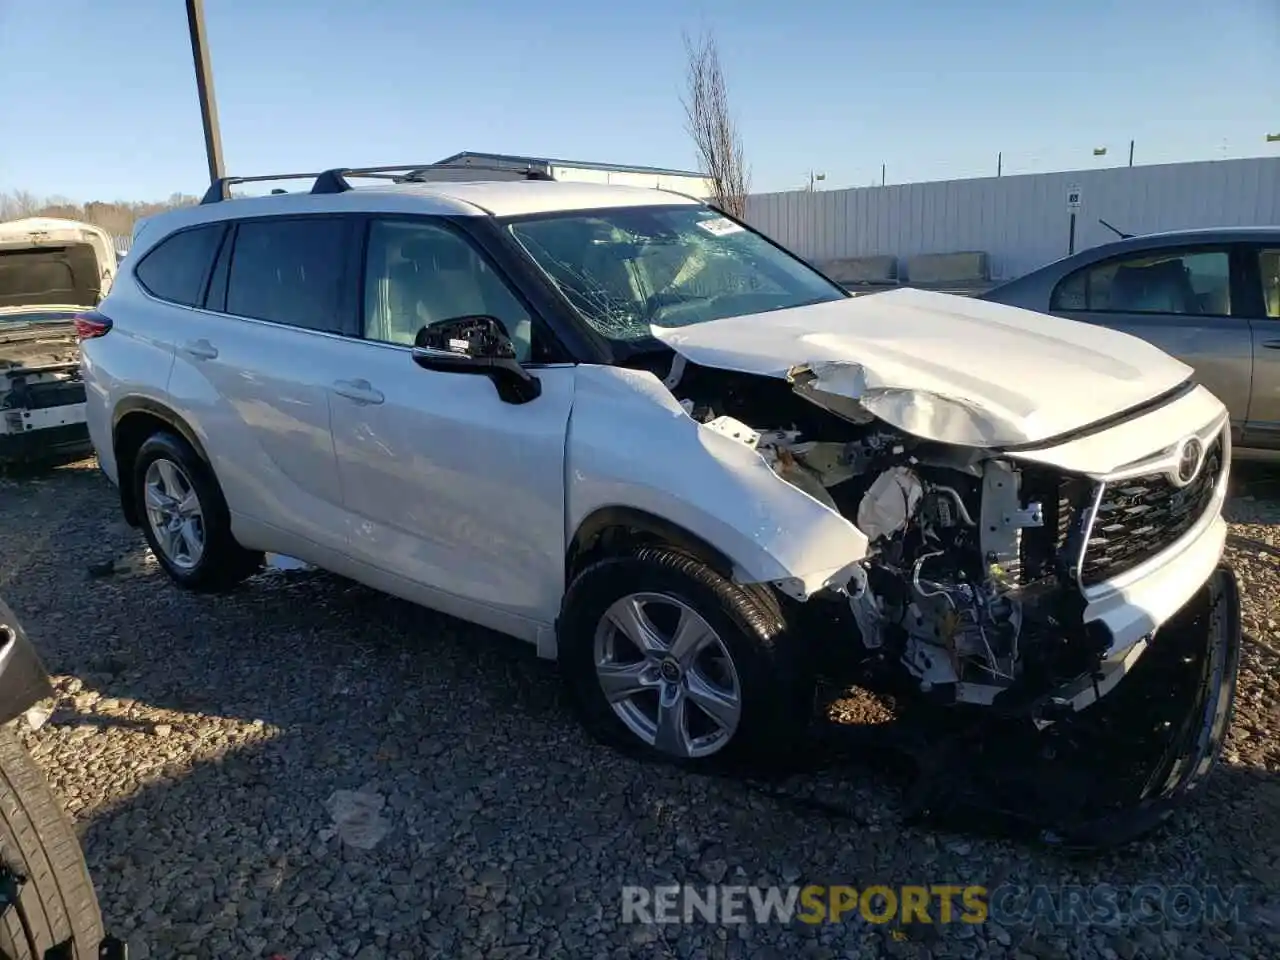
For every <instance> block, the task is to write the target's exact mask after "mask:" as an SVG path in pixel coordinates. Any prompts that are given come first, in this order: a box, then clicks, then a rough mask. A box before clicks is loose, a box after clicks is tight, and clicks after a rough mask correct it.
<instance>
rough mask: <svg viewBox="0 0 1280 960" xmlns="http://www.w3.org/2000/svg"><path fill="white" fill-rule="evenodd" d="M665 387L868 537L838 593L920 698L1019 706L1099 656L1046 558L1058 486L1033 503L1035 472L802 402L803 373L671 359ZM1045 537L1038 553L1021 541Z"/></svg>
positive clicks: (878, 653) (1052, 560)
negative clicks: (766, 376) (769, 373)
mask: <svg viewBox="0 0 1280 960" xmlns="http://www.w3.org/2000/svg"><path fill="white" fill-rule="evenodd" d="M666 382H667V386H668V387H669V388H672V389H673V393H675V395H676V397H677V399H679V400H680V402H681V404H682V406H683V407H684V408H685V410H686V412H687V413H689V415H690V416H691V417H692V418H693V419H694V420H696V421H698V422H699V423H701V424H702V425H703V426H704V427H705V428H707V429H709V430H713V431H715V432H717V433H720V434H722V435H724V436H727V437H730V438H732V439H734V440H736V441H737V442H740V443H743V444H745V445H746V446H749V447H751V448H752V449H755V450H756V451H757V452H759V453H760V455H761V456H762V457H763V458H764V460H765V461H766V462H767V463H768V464H769V465H770V466H771V467H772V468H773V469H774V471H775V472H776V473H777V474H778V475H779V476H780V477H782V478H783V479H784V480H786V481H788V482H789V483H791V484H792V485H794V486H795V487H797V488H798V489H800V490H802V491H804V492H805V493H806V494H808V495H809V496H811V497H813V498H814V499H816V500H818V501H819V502H821V503H823V504H825V505H826V506H828V507H830V508H831V509H832V510H835V511H836V512H838V513H840V514H841V515H842V516H844V517H845V518H847V519H848V520H849V521H850V522H852V523H853V524H854V525H855V526H856V527H858V529H859V530H861V531H862V532H863V533H864V534H866V536H867V537H868V539H869V541H870V553H869V555H868V556H867V558H866V559H865V561H864V562H863V563H862V564H861V565H860V566H859V567H856V568H854V576H853V579H852V580H851V581H850V582H849V584H848V585H847V587H845V588H844V590H843V591H842V594H843V595H842V597H841V601H842V602H843V603H846V604H847V605H848V609H849V612H850V613H851V615H852V618H853V620H854V622H855V623H856V626H857V631H858V633H859V634H860V636H861V641H862V645H863V647H865V649H866V651H867V652H868V653H870V654H874V656H875V657H876V658H877V659H878V660H880V661H889V662H896V663H897V664H900V665H901V667H902V668H904V669H905V670H906V672H907V673H908V674H909V675H910V677H911V678H913V681H914V683H915V684H916V685H918V688H919V690H920V691H921V692H922V693H925V694H929V695H930V696H931V698H934V699H937V700H940V701H943V702H958V703H972V704H980V705H984V706H990V705H993V704H996V703H997V702H1000V703H1003V704H1011V703H1012V702H1013V701H1014V700H1017V701H1019V702H1025V701H1026V700H1028V699H1035V698H1036V697H1038V696H1043V695H1046V694H1048V693H1050V692H1051V691H1052V690H1053V689H1054V688H1055V686H1057V685H1060V684H1062V683H1064V682H1066V681H1068V680H1070V679H1073V678H1074V677H1076V676H1078V675H1080V674H1082V673H1086V672H1087V671H1088V670H1089V669H1090V668H1091V665H1092V663H1096V661H1097V657H1098V655H1099V654H1100V653H1101V652H1102V645H1101V644H1100V643H1099V642H1098V641H1097V640H1096V639H1094V638H1091V637H1090V636H1089V635H1088V634H1087V631H1085V630H1084V629H1083V625H1082V624H1080V623H1079V620H1078V617H1077V618H1072V617H1071V616H1070V613H1071V612H1072V611H1071V606H1070V605H1071V604H1072V603H1073V602H1074V603H1075V604H1076V610H1077V612H1078V610H1079V609H1082V602H1081V601H1080V598H1079V593H1078V591H1075V590H1064V589H1062V588H1061V586H1060V583H1061V579H1060V575H1061V574H1063V573H1064V572H1065V571H1062V570H1061V569H1056V568H1055V564H1057V565H1058V566H1059V567H1060V558H1059V557H1058V556H1056V555H1055V553H1056V552H1055V550H1054V549H1053V544H1054V543H1055V542H1056V538H1057V537H1058V535H1059V532H1060V531H1059V530H1058V526H1059V519H1058V517H1059V512H1058V507H1059V503H1058V497H1059V491H1060V485H1055V486H1053V487H1047V486H1044V485H1043V484H1042V483H1041V484H1040V487H1041V488H1043V489H1044V490H1045V492H1046V493H1049V494H1051V495H1052V498H1053V502H1052V503H1051V504H1049V505H1048V508H1046V504H1045V503H1043V502H1042V500H1041V497H1040V492H1039V489H1038V488H1037V482H1038V481H1039V478H1037V477H1035V476H1033V475H1031V474H1028V475H1027V476H1026V477H1024V475H1023V471H1021V470H1020V469H1018V468H1017V467H1016V466H1015V465H1014V464H1012V463H1011V462H1009V461H1006V460H1001V459H994V458H991V457H990V456H989V455H988V454H987V453H985V452H984V451H982V450H979V449H973V448H962V447H954V446H949V445H944V444H938V443H931V442H927V441H922V440H919V439H917V438H915V437H912V436H910V435H908V434H906V433H903V432H901V431H899V430H896V429H894V428H892V427H890V426H888V425H886V424H884V423H882V422H881V421H879V420H877V419H876V418H875V417H873V416H871V415H869V414H865V413H864V414H859V413H858V411H857V410H856V409H849V410H841V411H840V413H839V415H836V414H835V413H832V412H831V411H829V410H828V409H824V408H823V407H820V406H817V405H815V404H813V403H811V402H808V401H807V400H806V399H804V390H803V382H802V381H801V382H799V383H795V384H788V383H785V382H782V381H766V380H763V379H762V378H758V377H752V376H750V375H747V374H732V373H726V372H724V371H719V370H708V369H705V368H701V367H697V366H695V365H692V364H684V363H679V362H678V363H677V364H676V366H675V368H673V370H672V373H671V374H670V375H668V378H667V381H666ZM1081 490H1082V492H1083V493H1084V494H1086V495H1087V493H1088V485H1087V483H1086V484H1084V485H1083V486H1082V488H1081ZM1063 519H1064V521H1065V519H1066V518H1065V517H1064V518H1063ZM1050 525H1052V528H1053V529H1049V526H1050ZM1037 534H1039V538H1038V539H1036V537H1037ZM1046 537H1048V538H1049V539H1048V541H1047V543H1048V546H1049V550H1047V551H1040V552H1039V553H1037V551H1036V550H1033V549H1029V547H1031V546H1033V544H1040V545H1043V544H1044V542H1045V539H1046ZM1072 619H1075V621H1076V624H1075V627H1074V629H1072V628H1071V627H1070V621H1071V620H1072ZM1046 628H1051V629H1046ZM1064 640H1066V641H1069V642H1066V643H1064ZM1091 661H1092V663H1091ZM1011 691H1012V692H1011ZM1006 693H1008V694H1009V696H1006V697H1004V698H1003V699H1002V700H999V701H998V698H1001V696H1002V695H1003V694H1006Z"/></svg>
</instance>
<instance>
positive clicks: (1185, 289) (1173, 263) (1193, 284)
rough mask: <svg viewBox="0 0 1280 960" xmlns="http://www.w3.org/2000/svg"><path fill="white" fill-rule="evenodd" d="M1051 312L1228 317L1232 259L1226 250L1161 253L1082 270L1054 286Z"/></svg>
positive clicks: (1110, 262)
mask: <svg viewBox="0 0 1280 960" xmlns="http://www.w3.org/2000/svg"><path fill="white" fill-rule="evenodd" d="M1050 309H1053V310H1086V311H1090V312H1094V313H1164V314H1176V315H1180V316H1192V317H1227V316H1230V315H1231V258H1230V256H1229V255H1228V254H1227V251H1225V250H1198V251H1193V252H1187V251H1165V252H1162V253H1158V254H1155V255H1152V254H1147V255H1145V256H1137V257H1132V258H1130V259H1127V260H1111V261H1108V262H1107V263H1102V264H1098V265H1096V266H1092V267H1085V268H1084V269H1082V270H1079V271H1077V272H1076V273H1073V274H1072V275H1071V276H1069V277H1067V278H1066V279H1064V280H1063V281H1062V282H1061V283H1059V284H1058V286H1057V288H1056V289H1055V290H1054V291H1053V299H1052V301H1051V305H1050Z"/></svg>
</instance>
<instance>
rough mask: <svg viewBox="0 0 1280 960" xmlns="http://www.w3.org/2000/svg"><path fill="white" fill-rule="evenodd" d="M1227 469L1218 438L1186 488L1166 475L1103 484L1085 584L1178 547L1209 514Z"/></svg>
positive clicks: (1085, 567)
mask: <svg viewBox="0 0 1280 960" xmlns="http://www.w3.org/2000/svg"><path fill="white" fill-rule="evenodd" d="M1223 466H1224V462H1223V445H1222V438H1221V436H1219V437H1218V438H1217V439H1216V440H1214V441H1213V443H1211V444H1210V445H1209V447H1208V449H1207V450H1206V451H1205V455H1204V462H1203V464H1202V466H1201V467H1200V472H1199V473H1198V474H1197V475H1196V478H1195V479H1194V480H1192V481H1191V483H1190V484H1188V485H1187V486H1185V487H1177V486H1174V484H1172V483H1171V482H1170V481H1169V478H1168V477H1167V476H1166V475H1165V474H1163V473H1157V474H1148V475H1146V476H1142V477H1134V478H1132V479H1128V480H1117V481H1115V482H1114V483H1111V484H1104V485H1103V489H1102V496H1101V499H1100V500H1099V501H1098V509H1097V514H1096V516H1095V517H1094V521H1093V528H1092V530H1091V531H1090V533H1089V540H1088V543H1086V544H1085V548H1084V562H1083V563H1082V564H1081V567H1080V585H1081V586H1082V587H1088V586H1093V585H1095V584H1098V583H1102V582H1103V581H1105V580H1109V579H1111V578H1112V577H1116V576H1119V575H1120V574H1122V573H1124V572H1125V571H1126V570H1130V569H1132V568H1133V567H1136V566H1137V565H1138V564H1140V563H1143V562H1144V561H1146V560H1149V559H1151V558H1152V557H1154V556H1155V555H1156V554H1158V553H1160V552H1161V551H1163V550H1166V549H1168V548H1169V547H1171V546H1173V544H1174V543H1176V542H1177V541H1178V540H1179V539H1180V538H1181V537H1182V536H1183V535H1185V534H1186V533H1187V531H1189V530H1190V529H1191V528H1192V527H1193V526H1195V524H1196V522H1197V521H1198V520H1199V519H1200V518H1201V517H1203V516H1204V514H1205V511H1207V510H1208V509H1209V505H1210V503H1211V502H1212V501H1213V494H1214V490H1215V489H1216V487H1217V485H1218V480H1219V478H1220V477H1221V476H1222V470H1223Z"/></svg>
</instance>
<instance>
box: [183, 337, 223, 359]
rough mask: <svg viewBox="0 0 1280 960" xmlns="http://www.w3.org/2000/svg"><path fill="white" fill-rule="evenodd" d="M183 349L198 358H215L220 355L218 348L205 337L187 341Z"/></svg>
mask: <svg viewBox="0 0 1280 960" xmlns="http://www.w3.org/2000/svg"><path fill="white" fill-rule="evenodd" d="M182 349H183V350H184V351H186V352H187V353H189V354H190V355H191V356H193V357H195V358H196V359H197V360H215V359H217V356H218V348H217V347H215V346H214V345H213V344H212V343H210V342H209V341H208V340H203V339H201V340H192V341H190V342H188V343H185V344H183V346H182Z"/></svg>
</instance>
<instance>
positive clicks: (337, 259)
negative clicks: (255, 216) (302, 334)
mask: <svg viewBox="0 0 1280 960" xmlns="http://www.w3.org/2000/svg"><path fill="white" fill-rule="evenodd" d="M346 236H347V224H346V222H345V221H343V220H342V219H339V218H337V217H305V218H302V217H299V218H292V219H290V218H280V219H274V218H273V219H271V220H250V221H244V222H241V223H240V225H239V226H238V227H237V228H236V240H235V249H234V250H233V251H232V254H231V268H230V271H229V276H228V278H227V313H231V314H235V315H236V316H241V317H252V318H254V319H256V320H270V321H272V322H273V323H283V324H287V325H288V326H291V327H303V328H305V329H307V330H321V331H324V332H326V333H339V332H341V323H340V319H339V318H340V310H339V297H340V295H341V292H342V280H343V277H342V274H343V267H344V265H345V263H346V251H345V246H346V245H345V242H344V241H345V238H346Z"/></svg>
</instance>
